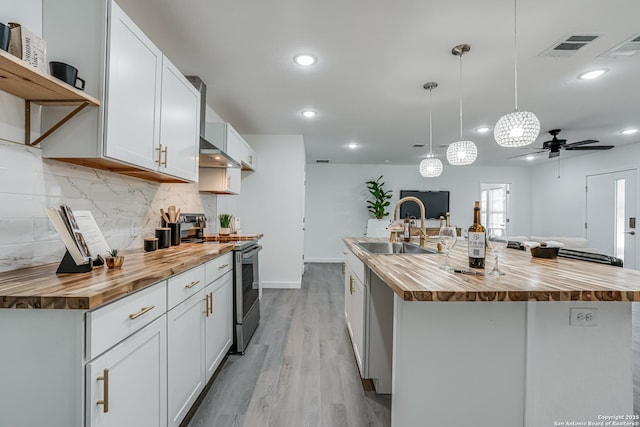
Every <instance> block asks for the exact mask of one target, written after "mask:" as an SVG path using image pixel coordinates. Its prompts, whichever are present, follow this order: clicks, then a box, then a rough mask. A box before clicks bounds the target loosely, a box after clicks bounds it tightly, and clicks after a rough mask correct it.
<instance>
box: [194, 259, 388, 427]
mask: <svg viewBox="0 0 640 427" xmlns="http://www.w3.org/2000/svg"><path fill="white" fill-rule="evenodd" d="M343 283H344V282H343V275H342V264H306V265H305V274H304V277H303V281H302V289H299V290H298V289H296V290H291V289H286V290H284V289H283V290H277V289H265V290H264V291H263V298H262V300H261V307H260V309H261V316H262V317H261V319H260V326H259V327H258V329H257V331H256V333H255V335H254V336H253V338H252V339H251V342H250V344H249V346H248V348H247V351H246V352H245V354H244V355H243V356H240V355H230V356H229V357H228V359H227V361H226V363H225V364H224V366H223V367H222V368H221V369H220V371H219V373H218V375H217V377H216V378H215V380H214V382H213V385H212V387H211V389H210V390H209V392H208V393H207V395H206V396H205V397H204V399H203V402H202V404H201V405H200V407H199V408H198V410H197V412H196V413H195V414H194V416H193V418H192V419H191V421H190V423H189V424H188V425H189V427H231V426H233V427H241V426H246V427H260V426H270V427H301V426H304V427H325V426H326V427H365V426H370V427H385V426H390V425H391V412H390V408H391V396H390V395H386V396H379V395H376V394H375V393H374V392H373V391H365V390H364V389H363V386H362V383H361V380H360V376H359V373H358V367H357V365H356V362H355V358H354V355H353V350H352V348H351V341H350V340H349V335H348V333H347V329H346V326H345V320H344V289H343V286H344V285H343Z"/></svg>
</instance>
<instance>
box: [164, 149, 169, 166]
mask: <svg viewBox="0 0 640 427" xmlns="http://www.w3.org/2000/svg"><path fill="white" fill-rule="evenodd" d="M168 160H169V147H168V146H166V145H165V147H164V167H165V168H166V167H167V161H168Z"/></svg>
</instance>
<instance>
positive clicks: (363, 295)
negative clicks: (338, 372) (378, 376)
mask: <svg viewBox="0 0 640 427" xmlns="http://www.w3.org/2000/svg"><path fill="white" fill-rule="evenodd" d="M366 301H367V288H366V287H365V285H364V284H363V283H362V282H361V281H360V279H359V278H358V276H357V275H356V274H354V272H353V270H352V268H351V266H350V265H349V264H348V263H347V265H346V268H345V310H344V314H345V318H346V322H347V329H348V331H349V335H350V337H351V343H352V345H353V352H354V354H355V356H356V362H357V364H358V369H359V370H360V376H361V377H362V378H366V377H367V376H366V366H365V364H366V357H365V345H366V342H365V336H366V335H365V334H366V330H365V328H366V322H365V316H366V307H367V304H366Z"/></svg>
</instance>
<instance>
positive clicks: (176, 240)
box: [167, 222, 180, 246]
mask: <svg viewBox="0 0 640 427" xmlns="http://www.w3.org/2000/svg"><path fill="white" fill-rule="evenodd" d="M167 225H168V226H169V229H170V230H171V246H178V245H179V244H180V223H179V222H170V223H169V224H167Z"/></svg>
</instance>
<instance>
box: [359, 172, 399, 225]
mask: <svg viewBox="0 0 640 427" xmlns="http://www.w3.org/2000/svg"><path fill="white" fill-rule="evenodd" d="M381 180H382V175H380V176H379V177H378V179H376V180H375V181H367V182H366V183H365V184H366V185H367V189H368V190H369V193H370V194H371V196H372V197H373V200H368V201H367V210H368V211H369V212H371V213H372V214H373V216H375V217H376V218H377V219H382V218H384V217H385V216H387V215H389V212H387V211H386V210H385V208H386V207H387V206H389V205H390V204H391V202H389V199H390V198H391V195H392V194H393V191H391V190H389V191H385V190H384V189H383V188H382V187H383V186H384V185H385V183H384V181H383V182H381Z"/></svg>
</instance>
